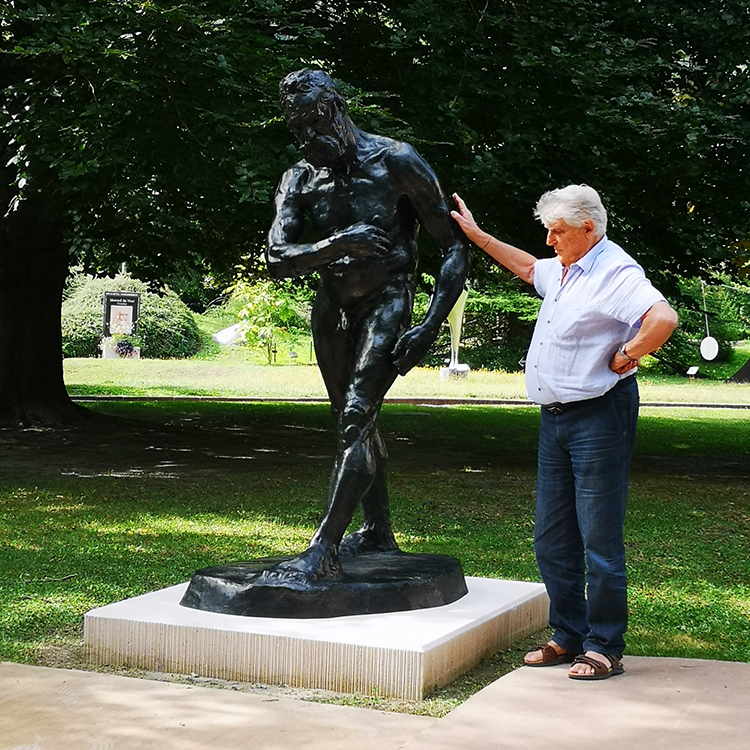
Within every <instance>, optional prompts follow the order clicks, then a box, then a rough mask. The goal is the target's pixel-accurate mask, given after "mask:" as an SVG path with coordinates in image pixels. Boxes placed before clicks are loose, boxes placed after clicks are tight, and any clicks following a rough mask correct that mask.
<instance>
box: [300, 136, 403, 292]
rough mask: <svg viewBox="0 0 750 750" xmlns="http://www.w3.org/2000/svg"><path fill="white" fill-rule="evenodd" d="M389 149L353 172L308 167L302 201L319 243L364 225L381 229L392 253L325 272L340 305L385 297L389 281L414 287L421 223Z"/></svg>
mask: <svg viewBox="0 0 750 750" xmlns="http://www.w3.org/2000/svg"><path fill="white" fill-rule="evenodd" d="M388 157H389V154H388V150H387V148H380V149H374V150H372V151H371V152H369V153H367V154H366V158H364V159H362V160H361V161H360V162H359V163H358V164H356V165H355V166H353V167H352V169H351V170H350V171H349V173H340V172H334V171H333V170H330V169H313V168H312V167H309V171H308V174H307V178H308V179H307V180H306V181H304V184H303V185H302V186H301V194H300V201H301V205H302V208H303V209H304V211H305V212H306V213H307V214H308V216H309V218H310V222H311V225H312V229H313V231H314V232H315V234H316V235H317V236H318V237H319V238H321V239H322V238H325V237H328V236H330V235H331V234H333V233H334V232H336V231H339V230H341V229H345V228H346V227H349V226H352V225H353V224H357V223H359V222H362V223H365V224H371V225H373V226H376V227H379V228H380V229H382V230H383V231H384V232H385V233H386V234H387V235H388V239H389V241H390V248H389V250H388V252H387V253H385V254H384V255H381V256H378V257H375V258H371V259H367V260H358V259H356V258H352V259H348V258H344V259H342V260H341V261H338V262H336V263H333V264H331V265H330V266H328V267H327V268H326V269H324V270H322V271H321V281H322V283H323V286H324V288H325V289H326V292H327V293H328V294H329V296H331V297H332V298H333V299H335V300H336V301H338V302H340V303H341V304H344V305H345V304H347V303H348V302H356V301H357V300H360V299H361V298H363V297H369V296H373V295H377V294H379V293H380V291H381V290H382V288H383V287H384V286H385V284H386V283H388V282H389V281H394V282H397V283H411V276H412V274H413V272H414V269H415V267H416V262H417V245H416V232H417V222H416V219H415V218H414V214H413V211H412V209H411V205H410V203H409V201H408V199H407V198H406V196H405V195H404V190H403V187H402V184H401V181H400V180H399V179H398V174H397V167H396V168H394V165H393V164H392V163H390V160H389V158H388Z"/></svg>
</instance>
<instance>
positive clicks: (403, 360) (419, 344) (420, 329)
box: [393, 325, 435, 375]
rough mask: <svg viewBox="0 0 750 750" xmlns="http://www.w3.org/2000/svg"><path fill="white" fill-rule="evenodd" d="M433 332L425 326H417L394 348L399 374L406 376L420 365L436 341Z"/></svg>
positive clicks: (394, 360)
mask: <svg viewBox="0 0 750 750" xmlns="http://www.w3.org/2000/svg"><path fill="white" fill-rule="evenodd" d="M434 338H435V337H434V335H433V334H432V332H431V331H430V330H429V329H427V328H425V327H424V326H421V325H419V326H415V327H414V328H412V329H411V330H409V331H407V332H406V333H405V334H404V335H403V336H402V337H401V338H400V339H399V340H398V341H397V342H396V346H395V347H394V348H393V363H394V364H395V365H396V369H397V370H398V371H399V374H401V375H406V373H407V372H409V370H411V368H412V367H414V366H415V365H416V364H418V363H419V360H420V359H422V357H424V355H425V354H426V353H427V350H428V349H429V348H430V344H432V342H433V340H434Z"/></svg>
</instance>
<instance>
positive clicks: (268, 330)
mask: <svg viewBox="0 0 750 750" xmlns="http://www.w3.org/2000/svg"><path fill="white" fill-rule="evenodd" d="M228 291H229V293H230V295H231V296H230V301H229V303H228V305H229V306H231V307H233V308H235V309H236V311H237V317H238V318H239V320H240V325H241V331H242V335H243V339H244V342H245V343H246V344H247V345H249V346H254V347H260V348H261V349H262V350H263V351H264V353H265V356H266V360H267V362H268V364H269V365H270V364H273V363H274V356H275V353H276V347H277V344H278V342H279V340H280V338H283V339H284V340H285V342H286V343H288V344H290V345H291V346H294V345H295V344H296V343H297V342H298V341H299V340H300V339H301V338H302V337H303V336H309V335H310V312H311V306H310V293H309V291H308V290H307V289H306V287H304V286H300V285H295V284H294V283H293V282H292V281H291V280H286V281H284V282H281V283H277V282H274V281H256V282H249V281H247V280H245V279H238V280H237V281H235V283H234V284H233V285H232V286H231V287H230V289H229V290H228Z"/></svg>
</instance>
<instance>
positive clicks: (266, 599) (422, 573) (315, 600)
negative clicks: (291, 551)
mask: <svg viewBox="0 0 750 750" xmlns="http://www.w3.org/2000/svg"><path fill="white" fill-rule="evenodd" d="M291 559H292V557H291V556H288V557H266V558H261V559H258V560H250V561H248V562H239V563H233V564H230V565H220V566H216V567H211V568H204V569H203V570H198V571H196V572H195V573H194V574H193V577H192V580H191V581H190V585H189V586H188V588H187V591H186V592H185V595H184V596H183V597H182V601H181V602H180V604H181V605H182V606H183V607H191V608H193V609H201V610H204V611H208V612H219V613H221V614H229V615H243V616H245V617H285V618H299V619H302V618H321V617H341V616H344V615H369V614H376V613H380V612H400V611H406V610H413V609H425V608H428V607H439V606H442V605H443V604H450V603H451V602H454V601H456V600H457V599H460V598H461V597H462V596H464V594H466V593H467V592H468V590H467V588H466V582H465V581H464V575H463V571H462V570H461V563H459V562H458V560H456V559H455V558H453V557H449V556H448V555H426V554H410V553H404V552H367V553H362V554H359V555H351V556H350V555H344V556H341V557H340V559H339V562H340V565H341V575H340V576H337V577H335V578H334V577H330V578H319V579H313V580H309V579H301V578H295V577H293V576H286V577H284V576H281V577H275V576H273V575H264V573H266V574H267V572H268V571H269V570H270V569H272V568H273V567H274V566H275V565H278V564H279V563H280V562H283V561H285V560H291Z"/></svg>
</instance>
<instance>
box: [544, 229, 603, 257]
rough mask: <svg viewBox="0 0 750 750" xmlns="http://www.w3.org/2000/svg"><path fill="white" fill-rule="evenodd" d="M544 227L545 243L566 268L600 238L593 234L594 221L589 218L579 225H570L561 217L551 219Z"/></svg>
mask: <svg viewBox="0 0 750 750" xmlns="http://www.w3.org/2000/svg"><path fill="white" fill-rule="evenodd" d="M546 227H547V244H548V245H549V246H550V247H551V248H553V249H554V251H555V253H556V254H557V257H558V258H559V259H560V262H561V263H562V264H563V265H564V266H565V267H566V268H570V266H571V265H572V264H573V263H575V262H576V261H578V260H580V259H581V258H583V256H584V255H586V253H587V252H588V251H589V250H591V248H592V247H594V245H596V243H597V242H598V241H599V240H600V238H601V237H600V236H597V235H596V234H595V232H594V222H592V221H591V220H590V219H586V221H584V222H583V225H582V226H580V227H574V226H571V225H570V224H568V223H567V222H566V221H563V220H562V219H557V220H556V221H551V222H550V223H549V224H547V225H546Z"/></svg>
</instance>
